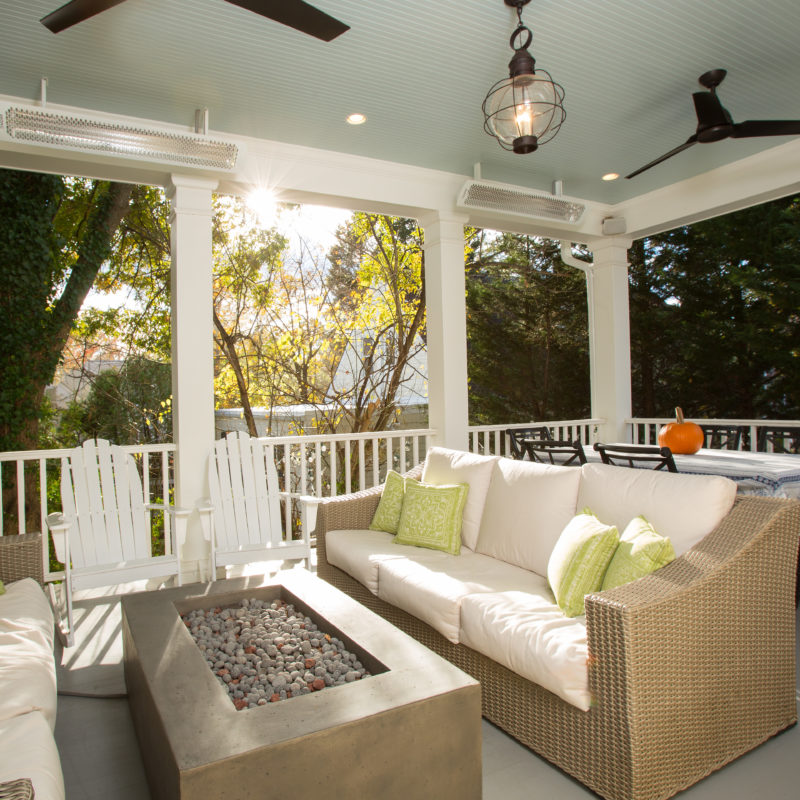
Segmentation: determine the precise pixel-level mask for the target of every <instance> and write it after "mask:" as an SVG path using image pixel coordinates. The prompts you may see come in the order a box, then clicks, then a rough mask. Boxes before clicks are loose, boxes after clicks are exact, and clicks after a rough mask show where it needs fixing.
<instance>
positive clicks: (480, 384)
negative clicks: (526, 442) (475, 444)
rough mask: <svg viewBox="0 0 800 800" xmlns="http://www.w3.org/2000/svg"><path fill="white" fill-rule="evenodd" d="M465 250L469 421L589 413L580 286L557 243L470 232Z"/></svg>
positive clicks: (584, 318)
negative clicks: (469, 238)
mask: <svg viewBox="0 0 800 800" xmlns="http://www.w3.org/2000/svg"><path fill="white" fill-rule="evenodd" d="M470 244H471V247H470V250H469V252H468V256H467V340H468V351H467V355H468V370H469V381H470V419H471V420H473V421H475V422H485V423H495V422H523V421H528V420H531V419H537V420H548V419H577V418H580V417H586V416H588V415H589V360H588V337H587V309H586V288H585V279H584V276H583V273H581V272H580V271H579V270H576V269H574V268H572V267H567V266H565V265H564V264H563V263H562V261H561V258H560V256H559V249H558V243H557V242H552V241H549V240H543V239H539V238H536V237H531V236H522V235H518V234H511V233H499V234H498V233H494V232H490V231H484V230H476V231H474V233H473V235H472V237H471V242H470Z"/></svg>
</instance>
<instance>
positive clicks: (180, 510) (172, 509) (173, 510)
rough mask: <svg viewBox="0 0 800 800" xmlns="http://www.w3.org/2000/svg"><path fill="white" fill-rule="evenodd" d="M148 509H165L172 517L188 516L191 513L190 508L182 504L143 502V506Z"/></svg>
mask: <svg viewBox="0 0 800 800" xmlns="http://www.w3.org/2000/svg"><path fill="white" fill-rule="evenodd" d="M144 507H145V508H146V509H147V510H148V511H166V512H167V513H168V514H171V515H172V516H174V517H188V516H189V514H191V513H192V509H191V508H184V507H183V506H170V505H166V504H165V503H145V506H144Z"/></svg>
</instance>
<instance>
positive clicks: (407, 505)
mask: <svg viewBox="0 0 800 800" xmlns="http://www.w3.org/2000/svg"><path fill="white" fill-rule="evenodd" d="M468 492H469V486H468V485H467V484H465V483H458V484H454V485H452V486H429V485H427V484H424V483H417V482H416V481H414V482H411V481H409V482H408V483H407V484H406V493H405V498H404V500H403V508H402V510H401V512H400V522H399V524H398V526H397V536H395V537H394V541H395V543H396V544H411V545H415V546H416V547H428V548H430V549H431V550H443V551H444V552H445V553H451V554H452V555H454V556H457V555H458V554H459V553H460V552H461V522H462V515H463V513H464V504H465V503H466V502H467V493H468Z"/></svg>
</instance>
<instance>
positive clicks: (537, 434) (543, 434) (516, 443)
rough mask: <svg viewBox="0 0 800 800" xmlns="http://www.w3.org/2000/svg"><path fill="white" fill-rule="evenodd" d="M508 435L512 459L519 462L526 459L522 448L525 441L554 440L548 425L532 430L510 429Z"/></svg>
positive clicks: (537, 426)
mask: <svg viewBox="0 0 800 800" xmlns="http://www.w3.org/2000/svg"><path fill="white" fill-rule="evenodd" d="M506 434H507V435H508V440H509V443H510V444H511V458H516V459H518V460H519V459H522V458H524V457H525V450H524V449H523V447H522V442H523V440H524V439H552V436H550V428H548V427H547V425H536V426H534V427H532V428H508V429H506Z"/></svg>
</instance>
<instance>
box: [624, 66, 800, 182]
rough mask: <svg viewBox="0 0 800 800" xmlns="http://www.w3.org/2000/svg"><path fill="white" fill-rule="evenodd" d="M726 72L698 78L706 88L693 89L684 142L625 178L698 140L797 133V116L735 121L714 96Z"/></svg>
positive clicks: (792, 134)
mask: <svg viewBox="0 0 800 800" xmlns="http://www.w3.org/2000/svg"><path fill="white" fill-rule="evenodd" d="M727 74H728V73H727V72H726V70H724V69H712V70H711V71H710V72H704V73H703V74H702V75H701V76H700V77H699V78H698V81H699V83H700V85H701V86H704V87H705V88H706V90H707V91H705V92H694V93H693V94H692V98H693V99H694V111H695V114H696V115H697V130H696V131H695V133H694V134H692V135H691V136H690V137H689V138H688V139H687V140H686V141H685V142H684V143H683V144H681V145H678V146H677V147H676V148H675V149H674V150H670V151H669V152H668V153H664V155H663V156H661V157H660V158H657V159H656V160H655V161H651V162H650V163H649V164H645V165H644V166H643V167H640V168H639V169H637V170H636V171H635V172H631V174H630V175H626V176H625V177H626V178H634V177H636V176H637V175H639V174H640V173H642V172H644V171H645V170H646V169H650V167H654V166H655V165H656V164H660V163H661V162H662V161H666V160H667V159H668V158H672V156H675V155H677V154H678V153H680V152H682V151H683V150H686V149H687V148H689V147H691V146H692V145H693V144H696V143H697V142H700V143H702V144H706V143H708V142H718V141H720V140H721V139H727V138H728V137H731V138H733V139H749V138H753V137H757V136H800V120H797V119H788V120H784V119H773V120H766V119H751V120H747V121H746V122H734V121H733V120H732V119H731V115H730V114H729V113H728V110H727V109H726V108H725V107H724V106H723V105H722V103H721V102H720V100H719V98H718V97H717V86H719V85H720V84H721V83H722V80H723V79H724V77H725V76H726V75H727Z"/></svg>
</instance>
